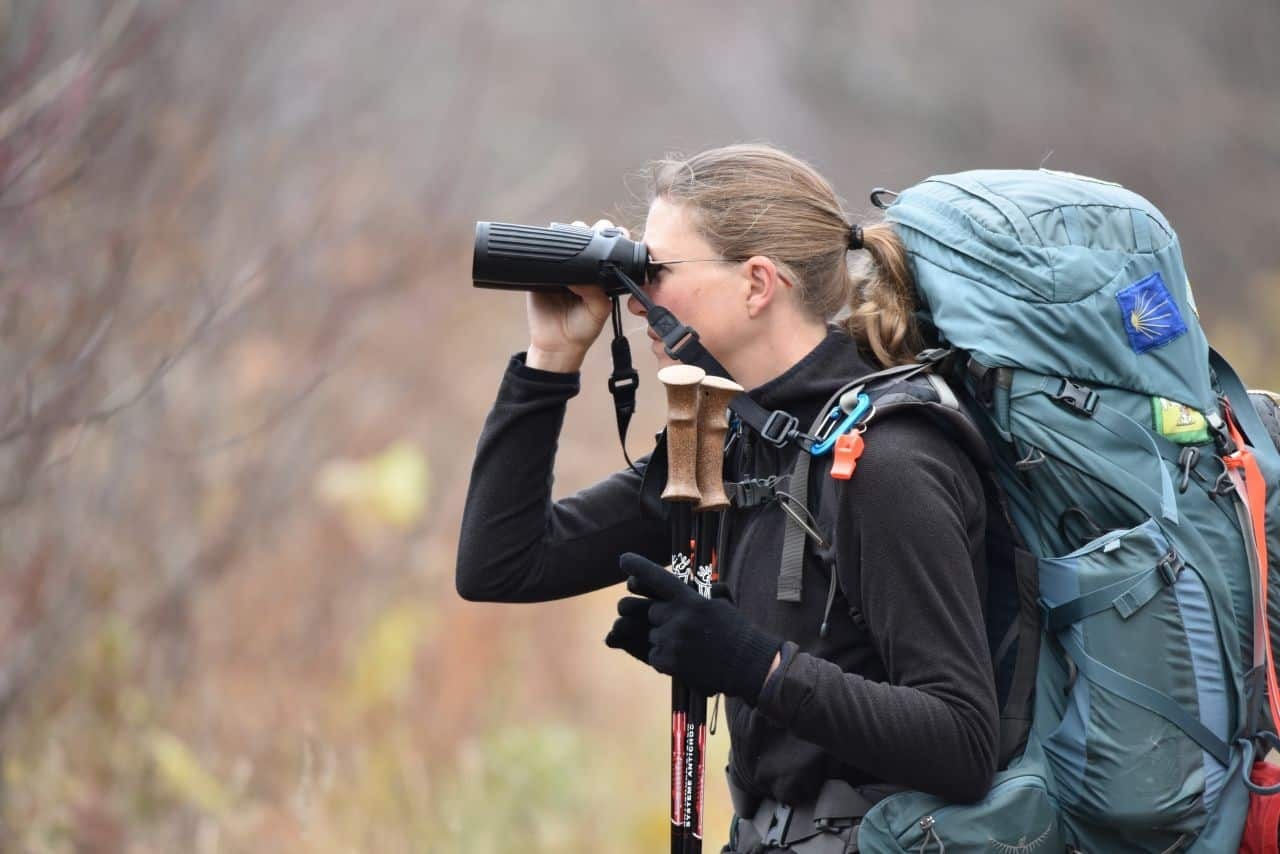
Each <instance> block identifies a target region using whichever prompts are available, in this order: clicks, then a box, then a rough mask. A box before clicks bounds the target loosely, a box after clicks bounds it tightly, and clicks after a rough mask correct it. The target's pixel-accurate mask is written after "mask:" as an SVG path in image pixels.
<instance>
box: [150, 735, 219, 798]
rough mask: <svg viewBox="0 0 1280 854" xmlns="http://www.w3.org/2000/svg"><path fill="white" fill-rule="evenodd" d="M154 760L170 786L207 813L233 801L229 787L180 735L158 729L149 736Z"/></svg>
mask: <svg viewBox="0 0 1280 854" xmlns="http://www.w3.org/2000/svg"><path fill="white" fill-rule="evenodd" d="M148 741H149V743H148V747H149V749H150V753H151V760H152V761H153V762H155V765H156V771H157V772H158V773H159V775H160V779H161V780H162V781H163V782H164V784H165V785H166V786H167V787H168V788H169V790H170V791H171V792H172V793H173V794H174V795H176V796H177V797H178V798H180V799H182V800H183V801H185V802H186V803H188V804H190V805H191V806H194V807H198V808H199V809H202V810H204V811H205V812H207V813H221V812H223V811H224V810H226V809H227V807H228V806H229V805H230V801H231V798H230V796H229V795H228V794H227V790H226V789H225V788H224V787H223V786H222V784H221V783H220V782H218V780H217V778H215V777H214V776H213V775H212V774H210V773H209V772H208V771H206V770H205V769H204V766H202V765H201V764H200V760H199V759H198V758H196V755H195V754H194V753H192V752H191V750H190V748H188V747H187V746H186V745H185V744H184V743H183V742H182V740H181V739H179V738H178V737H177V736H175V735H173V734H172V733H168V732H164V731H162V730H156V731H155V732H153V733H152V734H151V737H150V739H149V740H148Z"/></svg>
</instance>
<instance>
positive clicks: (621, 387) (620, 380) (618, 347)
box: [609, 296, 640, 471]
mask: <svg viewBox="0 0 1280 854" xmlns="http://www.w3.org/2000/svg"><path fill="white" fill-rule="evenodd" d="M612 316H613V342H612V344H611V345H610V349H611V350H612V351H613V373H612V374H610V375H609V394H610V395H612V396H613V412H614V415H616V416H617V419H618V441H619V442H621V443H622V458H623V459H624V460H626V461H627V466H628V467H629V468H630V469H631V470H632V471H635V470H636V467H635V465H634V464H633V463H632V462H631V457H629V456H627V427H628V425H630V424H631V416H632V415H635V414H636V390H637V389H638V388H640V375H639V374H638V373H636V369H635V368H634V367H632V366H631V344H630V342H628V341H627V338H626V335H624V334H623V331H622V306H621V305H619V303H618V298H617V297H616V296H615V297H614V298H613V309H612Z"/></svg>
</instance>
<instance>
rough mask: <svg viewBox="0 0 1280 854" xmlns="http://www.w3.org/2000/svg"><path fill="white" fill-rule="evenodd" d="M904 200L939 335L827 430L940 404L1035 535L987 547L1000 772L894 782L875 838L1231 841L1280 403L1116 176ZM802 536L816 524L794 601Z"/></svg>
mask: <svg viewBox="0 0 1280 854" xmlns="http://www.w3.org/2000/svg"><path fill="white" fill-rule="evenodd" d="M885 217H886V219H887V220H888V221H889V222H890V223H892V224H893V225H894V227H895V229H896V231H897V232H898V234H899V236H900V237H901V239H902V241H903V243H904V244H905V246H906V249H907V251H908V253H909V255H910V259H911V266H912V271H913V273H914V276H915V281H916V286H917V289H918V292H919V295H920V299H921V306H920V312H919V317H920V320H921V322H922V324H923V325H924V328H925V329H926V330H927V331H928V333H929V335H930V337H932V338H933V339H935V343H936V346H937V349H935V350H932V351H927V352H926V354H922V355H923V356H924V364H923V365H921V366H918V367H915V368H911V367H908V368H906V369H898V370H891V371H888V372H881V373H880V374H878V375H875V376H873V377H870V378H861V379H860V380H858V381H856V382H855V383H851V384H850V386H849V387H846V389H843V390H842V393H841V394H839V395H837V396H836V397H835V398H833V407H832V408H831V410H830V412H831V413H833V414H828V410H824V412H823V414H822V415H820V418H819V421H820V423H819V424H815V425H814V427H813V428H811V433H813V432H815V431H819V430H822V429H823V428H824V426H825V427H826V429H830V428H831V426H832V424H835V423H837V422H840V421H841V419H842V418H843V417H844V416H845V415H846V414H849V415H852V410H853V409H854V408H855V407H856V406H858V404H859V400H860V397H859V396H860V395H862V396H864V397H869V398H870V400H871V401H872V402H873V403H874V404H875V407H876V411H877V413H878V414H877V416H876V417H877V419H881V418H884V417H887V416H888V415H889V414H890V413H891V412H892V411H894V409H895V408H901V409H903V410H906V409H918V408H920V407H915V406H912V405H913V404H925V406H924V407H923V408H922V411H929V412H931V413H934V414H943V415H945V416H947V417H946V419H945V420H946V421H947V423H949V424H951V425H952V426H953V427H954V428H955V435H957V436H959V437H960V438H961V440H962V441H963V442H966V443H967V444H968V445H970V446H972V447H973V448H974V451H973V454H974V455H975V456H976V457H977V458H978V459H979V461H980V462H981V463H988V462H989V467H988V470H989V471H990V472H991V475H992V481H993V488H992V489H991V490H990V493H989V499H990V502H989V503H990V504H991V506H992V508H993V511H992V512H993V513H998V514H1000V516H1001V517H1002V518H1004V519H1007V520H1008V521H1009V522H1011V526H1012V531H1013V532H1014V536H1013V537H1012V540H1011V541H1009V542H1001V543H989V546H991V553H992V555H993V559H992V561H991V569H990V571H991V577H990V578H989V580H988V598H987V614H986V618H987V623H988V634H989V641H990V643H991V646H992V656H993V664H994V667H995V672H996V677H997V683H998V687H999V695H1000V700H1001V711H1002V720H1001V732H1000V742H1001V744H1000V747H1001V770H1000V772H999V773H998V775H997V777H996V780H995V783H994V785H993V786H992V788H991V790H990V792H989V793H988V795H987V796H986V797H985V798H984V799H983V800H982V801H980V802H979V803H977V804H972V805H955V804H946V803H944V802H943V801H941V800H940V799H939V798H937V797H934V796H931V795H927V794H924V793H921V792H913V791H909V792H902V793H899V794H895V795H891V796H890V797H888V798H886V799H885V800H883V801H881V802H880V803H878V804H877V805H876V806H875V807H874V808H872V809H871V810H870V812H868V813H867V815H866V816H865V817H864V819H863V823H862V826H861V830H860V833H859V846H860V850H861V851H862V852H901V851H919V852H935V851H936V852H942V851H944V850H945V851H947V852H949V854H955V852H959V851H988V850H995V851H1028V852H1030V851H1042V852H1050V851H1062V850H1079V851H1088V852H1110V851H1151V852H1173V851H1184V850H1190V851H1197V852H1226V851H1234V850H1236V848H1237V847H1238V846H1239V844H1240V833H1241V829H1242V827H1243V825H1244V821H1245V813H1246V810H1247V808H1248V800H1249V790H1248V788H1247V777H1248V772H1249V770H1250V764H1251V760H1252V757H1253V754H1254V750H1253V747H1254V742H1255V738H1256V737H1257V735H1258V733H1259V732H1261V731H1262V730H1264V729H1266V728H1269V726H1270V724H1269V723H1268V715H1267V712H1266V708H1265V703H1266V697H1267V693H1268V690H1267V689H1268V684H1267V683H1268V681H1270V682H1271V692H1272V694H1273V697H1274V694H1275V681H1274V679H1275V677H1274V673H1275V671H1274V667H1273V666H1272V665H1271V664H1270V659H1271V655H1270V652H1271V650H1270V644H1269V643H1268V642H1267V636H1268V631H1267V628H1268V626H1269V627H1270V635H1271V636H1272V638H1280V625H1277V619H1280V608H1278V607H1276V604H1277V603H1276V600H1277V598H1280V578H1277V575H1276V573H1275V571H1274V570H1272V569H1271V568H1270V567H1271V566H1274V564H1275V560H1274V558H1275V557H1276V556H1280V452H1278V451H1277V446H1278V445H1280V419H1277V417H1276V413H1277V409H1276V399H1275V398H1274V396H1268V395H1266V394H1265V393H1257V394H1255V395H1253V399H1252V400H1251V397H1250V395H1249V394H1248V393H1247V392H1246V389H1245V388H1244V386H1243V385H1242V384H1241V382H1240V380H1239V378H1238V377H1237V376H1236V374H1235V373H1234V371H1232V369H1231V367H1230V366H1229V365H1228V364H1227V363H1226V361H1225V360H1223V359H1222V358H1221V357H1220V356H1219V355H1218V354H1217V353H1215V352H1214V351H1212V350H1211V349H1210V348H1209V346H1208V343H1207V342H1206V340H1205V336H1204V334H1203V332H1202V330H1201V328H1200V324H1199V318H1198V315H1197V312H1196V307H1195V302H1194V299H1193V297H1192V295H1191V289H1190V285H1189V283H1188V281H1187V275H1186V272H1185V269H1184V267H1183V261H1182V257H1181V252H1180V249H1179V244H1178V240H1177V237H1176V235H1175V233H1174V231H1173V229H1172V227H1171V226H1170V225H1169V223H1168V222H1167V221H1166V219H1165V218H1164V217H1163V216H1162V215H1161V214H1160V212H1159V211H1158V210H1157V209H1156V208H1155V207H1154V206H1152V205H1151V204H1150V203H1149V202H1147V201H1146V200H1145V199H1143V198H1141V197H1140V196H1138V195H1136V194H1134V193H1132V192H1129V191H1128V190H1125V189H1124V188H1122V187H1120V186H1119V185H1116V184H1112V183H1108V182H1104V181H1098V180H1094V179H1091V178H1085V177H1081V176H1076V175H1070V174H1064V173H1059V172H1052V171H1048V170H1039V171H995V170H992V171H977V172H966V173H961V174H957V175H946V176H938V177H933V178H930V179H928V180H926V181H924V182H922V183H921V184H919V185H917V186H915V187H912V188H911V189H909V190H906V191H905V192H903V193H901V194H900V195H899V196H898V197H897V198H896V199H895V200H894V201H893V202H892V203H891V204H890V205H888V206H887V208H886V210H885ZM926 370H927V371H928V372H929V373H928V374H926V373H925V371H926ZM911 374H917V375H918V376H914V377H913V376H911ZM939 378H945V379H946V382H940V381H939ZM864 408H865V407H864ZM824 421H826V422H828V423H825V425H824V423H823V422H824ZM867 426H872V425H870V424H869V425H867ZM1268 428H1270V429H1268ZM874 433H875V431H874V427H873V426H872V429H871V430H870V431H869V432H867V434H866V441H868V442H874V441H875V439H874ZM800 457H801V461H800V463H799V464H798V465H797V470H796V471H794V472H793V473H792V476H791V485H792V492H793V493H795V492H797V490H799V491H800V492H801V498H802V500H803V497H804V492H805V491H807V492H808V493H810V494H811V495H812V497H813V503H814V504H815V505H816V507H817V508H818V509H819V511H820V508H821V507H822V505H823V503H824V502H822V501H821V500H820V498H821V495H822V494H823V493H824V492H828V491H829V489H830V486H829V484H830V482H831V479H830V478H828V477H825V472H826V467H825V466H820V465H815V466H813V467H812V469H813V470H814V471H815V472H816V473H820V474H821V475H822V476H821V481H819V480H818V478H813V477H811V475H810V454H801V455H800ZM853 476H855V477H856V472H855V473H854V474H853ZM824 484H825V485H824ZM815 490H816V491H817V494H816V495H813V493H814V491H815ZM993 530H994V529H993ZM1006 530H1007V529H1006ZM803 546H804V533H803V531H802V530H801V529H800V528H799V526H795V527H794V530H789V531H788V535H787V540H786V541H785V542H784V547H783V558H782V567H781V573H780V578H779V591H780V596H781V595H782V593H783V592H784V590H786V589H788V587H789V585H791V584H793V583H795V582H796V581H797V579H798V573H799V567H800V557H799V556H798V555H800V556H802V554H803ZM1268 554H1269V555H1271V556H1273V560H1272V562H1271V563H1270V564H1268V562H1267V559H1266V558H1267V555H1268ZM1268 582H1270V583H1268ZM846 593H848V591H846ZM850 602H851V604H855V603H854V600H853V599H850Z"/></svg>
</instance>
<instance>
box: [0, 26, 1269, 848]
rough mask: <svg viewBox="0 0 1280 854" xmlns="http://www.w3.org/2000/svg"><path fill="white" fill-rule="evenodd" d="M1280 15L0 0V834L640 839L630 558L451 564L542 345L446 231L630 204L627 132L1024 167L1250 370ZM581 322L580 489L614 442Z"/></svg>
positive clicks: (874, 170) (651, 829)
mask: <svg viewBox="0 0 1280 854" xmlns="http://www.w3.org/2000/svg"><path fill="white" fill-rule="evenodd" d="M1277 44H1280V5H1278V4H1276V3H1275V2H1274V0H1219V2H1215V3H1212V4H1209V3H1203V2H1200V0H1142V2H1130V3H1125V4H1110V3H1105V2H1092V1H1091V0H1075V2H1070V3H1038V4H1015V5H1011V4H1008V3H997V2H974V3H964V4H940V3H936V4H935V3H923V2H919V3H917V2H898V3H892V4H883V3H881V4H870V3H835V2H830V0H794V2H790V3H787V4H772V5H770V4H720V3H707V4H695V5H687V4H683V3H676V2H651V3H643V4H599V3H594V4H589V3H585V2H544V3H528V2H510V0H496V1H495V2H489V3H483V4H479V3H467V2H462V0H456V1H455V2H450V0H425V2H424V0H417V2H411V0H376V2H367V3H360V4H356V3H345V2H339V0H267V2H263V0H253V1H252V2H250V0H219V1H218V2H194V0H185V1H184V0H0V736H2V740H0V769H2V773H0V848H3V850H5V851H10V850H12V851H77V852H80V851H85V852H99V851H102V852H114V851H130V852H135V851H136V852H152V851H155V852H168V851H175V850H189V851H193V852H209V851H317V852H330V851H333V852H339V851H341V852H349V851H380V852H383V851H386V852H399V851H413V852H418V851H430V852H437V851H438V852H454V851H460V852H506V851H524V852H565V851H611V852H652V851H658V850H664V848H665V845H666V833H667V831H666V814H667V805H666V797H667V782H666V773H667V753H666V749H667V733H668V727H669V718H668V716H667V715H668V709H669V706H668V703H669V695H668V684H669V683H668V682H667V680H665V679H664V678H662V677H659V676H657V675H656V674H653V673H652V672H649V671H648V670H647V669H646V668H644V667H642V666H640V665H638V664H636V663H635V662H633V661H632V660H630V659H629V658H627V657H626V656H623V655H621V654H620V653H617V652H614V651H612V650H607V649H606V648H605V647H604V646H603V644H602V642H601V639H602V637H603V635H604V634H605V632H606V631H607V629H608V626H609V624H610V622H611V619H612V610H613V605H614V601H615V600H616V598H617V591H602V592H600V593H598V594H595V595H592V596H589V597H584V598H581V599H577V600H571V601H566V602H559V603H551V604H545V605H535V606H512V605H476V604H468V603H464V602H462V601H461V600H459V598H458V597H457V595H456V593H455V592H454V588H453V566H454V557H455V544H456V538H457V531H458V525H459V522H460V517H461V509H462V503H463V496H464V491H465V488H466V481H467V476H468V473H469V469H470V462H471V454H472V452H473V449H474V445H475V440H476V436H477V434H478V432H479V430H480V426H481V423H482V420H483V418H484V415H485V413H486V411H487V409H488V407H489V405H490V402H491V400H492V397H493V394H494V392H495V390H496V387H497V383H498V380H499V377H500V376H501V374H502V371H503V368H504V366H505V363H506V360H507V358H508V356H509V355H510V354H511V353H512V352H514V351H517V350H520V349H523V347H524V343H525V340H524V306H523V301H522V298H521V297H519V296H517V295H513V294H504V293H500V292H492V291H479V290H475V289H473V288H472V287H471V284H470V275H469V269H470V253H471V244H472V236H473V224H474V222H475V220H477V219H490V220H505V221H513V222H528V223H546V222H548V221H551V220H561V221H570V220H573V219H583V220H586V221H587V222H591V221H594V220H595V219H597V218H600V217H609V218H612V219H615V220H621V221H624V222H628V223H630V224H635V223H636V221H637V220H638V219H641V218H642V216H643V205H642V194H643V188H642V187H640V186H638V185H637V183H636V181H635V180H634V176H635V172H636V170H637V169H638V168H639V167H640V166H642V165H643V163H644V162H645V161H646V160H648V159H650V158H654V157H659V156H662V155H664V154H666V153H668V152H683V153H686V154H691V153H694V152H696V151H698V150H700V149H702V148H706V147H710V146H715V145H721V144H726V143H729V142H735V141H768V142H772V143H775V144H778V145H781V146H783V147H784V148H787V149H788V150H790V151H792V152H793V153H795V154H797V155H799V156H801V157H804V158H806V159H808V160H810V161H811V162H813V163H814V164H815V165H816V166H817V167H818V168H819V170H820V171H822V172H823V173H824V174H825V175H827V176H828V177H829V178H830V180H831V181H832V182H833V184H834V185H835V187H836V189H837V191H838V192H840V193H841V194H842V195H843V197H844V198H845V199H846V201H847V204H848V206H849V210H850V212H851V213H853V214H856V215H859V216H867V215H869V214H870V213H871V208H870V205H869V203H868V202H867V193H868V191H869V190H870V189H871V188H872V187H874V186H886V187H892V188H900V187H902V186H905V185H908V184H910V183H912V182H914V181H916V180H919V179H920V178H923V177H925V176H927V175H929V174H933V173H939V172H947V171H954V170H959V169H965V168H974V167H1036V166H1039V165H1040V164H1042V163H1045V164H1047V165H1048V166H1050V167H1052V168H1056V169H1061V170H1068V171H1075V172H1083V173H1088V174H1094V175H1097V176H1100V177H1105V178H1108V179H1112V180H1115V181H1119V182H1121V183H1123V184H1125V185H1126V186H1128V187H1130V188H1131V189H1134V190H1137V191H1138V192H1141V193H1143V194H1144V195H1146V196H1148V197H1149V198H1151V199H1152V200H1153V201H1155V202H1156V203H1157V204H1158V205H1159V206H1161V207H1162V209H1163V210H1164V212H1165V213H1166V214H1167V215H1168V217H1169V218H1170V219H1171V220H1172V222H1173V223H1174V225H1175V227H1176V228H1178V230H1179V232H1180V235H1181V238H1182V241H1183V246H1184V250H1185V253H1186V260H1187V266H1188V268H1189V270H1190V272H1191V278H1192V281H1193V282H1194V284H1195V288H1196V295H1197V298H1198V302H1199V306H1200V311H1201V313H1202V316H1203V320H1204V323H1205V325H1206V327H1207V329H1208V331H1209V334H1210V339H1211V340H1212V341H1213V342H1214V343H1215V344H1216V345H1217V346H1218V347H1220V348H1222V349H1223V350H1225V351H1226V354H1227V355H1228V357H1229V358H1231V359H1233V360H1234V361H1235V363H1236V366H1237V368H1238V369H1239V370H1240V371H1241V372H1242V374H1243V375H1244V376H1245V378H1246V380H1247V381H1248V382H1249V383H1250V384H1251V385H1254V386H1269V387H1271V388H1276V387H1277V386H1280V363H1278V362H1277V359H1276V357H1275V355H1274V350H1273V341H1274V339H1275V334H1274V330H1275V328H1276V324H1277V323H1278V322H1280V239H1278V238H1280V205H1277V204H1276V197H1277V195H1278V194H1280V103H1278V97H1280V51H1277V50H1276V45H1277ZM632 325H633V327H634V326H635V324H634V323H633V324H632ZM642 334H643V333H641V332H639V331H638V329H637V330H636V333H635V337H636V339H637V340H642V338H641V336H642ZM598 349H599V350H601V351H605V350H607V348H604V347H601V348H598ZM646 350H647V348H645V347H643V346H641V347H638V348H637V359H638V360H639V362H640V367H641V371H642V377H644V380H643V382H642V389H641V404H640V406H641V409H640V413H639V415H638V416H637V418H636V421H635V423H634V424H633V426H632V431H631V445H630V447H631V451H632V454H633V455H638V454H641V453H644V452H645V451H646V450H647V448H646V441H647V440H648V438H649V437H651V436H652V434H653V432H654V431H655V430H656V429H657V428H658V426H659V421H660V418H661V413H662V409H661V405H660V402H659V397H658V395H657V394H656V393H655V386H656V385H657V384H656V382H655V381H654V380H652V375H653V372H652V365H650V364H648V360H649V357H648V354H647V352H646ZM606 356H607V353H606V352H597V353H595V354H593V357H592V359H591V360H590V361H589V362H588V364H587V366H586V368H585V370H584V374H583V392H582V394H581V396H580V397H579V398H578V399H577V400H575V401H574V402H573V403H572V404H571V406H570V413H569V418H568V425H567V426H566V429H565V433H564V437H563V442H562V445H561V453H560V459H559V464H558V470H557V478H558V480H557V488H558V489H559V490H561V491H563V492H568V491H570V490H573V489H575V488H577V487H580V486H582V485H585V484H587V483H589V482H591V481H593V480H594V479H596V478H599V477H601V476H603V475H605V474H606V473H608V472H609V471H610V470H612V469H614V468H616V467H619V466H621V465H622V460H621V454H620V452H619V449H618V447H617V439H616V434H615V432H614V427H613V423H612V411H611V407H610V404H609V400H608V396H607V392H606V390H605V387H604V386H605V379H606V377H607V374H608V367H607V364H606V358H605V357H606ZM726 740H727V737H726V735H725V733H724V732H723V730H722V731H721V732H720V734H719V735H718V736H716V737H715V738H714V739H713V752H714V757H713V761H712V763H711V769H710V772H709V775H708V790H709V794H708V802H709V803H708V811H709V818H708V827H707V847H706V850H708V851H716V850H718V849H719V846H720V844H722V843H723V841H724V839H725V837H726V833H725V830H726V823H727V820H728V817H729V812H730V810H729V806H728V803H727V795H726V793H725V791H724V785H723V775H722V773H721V771H720V769H721V768H722V767H723V764H724V755H725V752H726V748H727V746H726V744H725V742H726Z"/></svg>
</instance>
